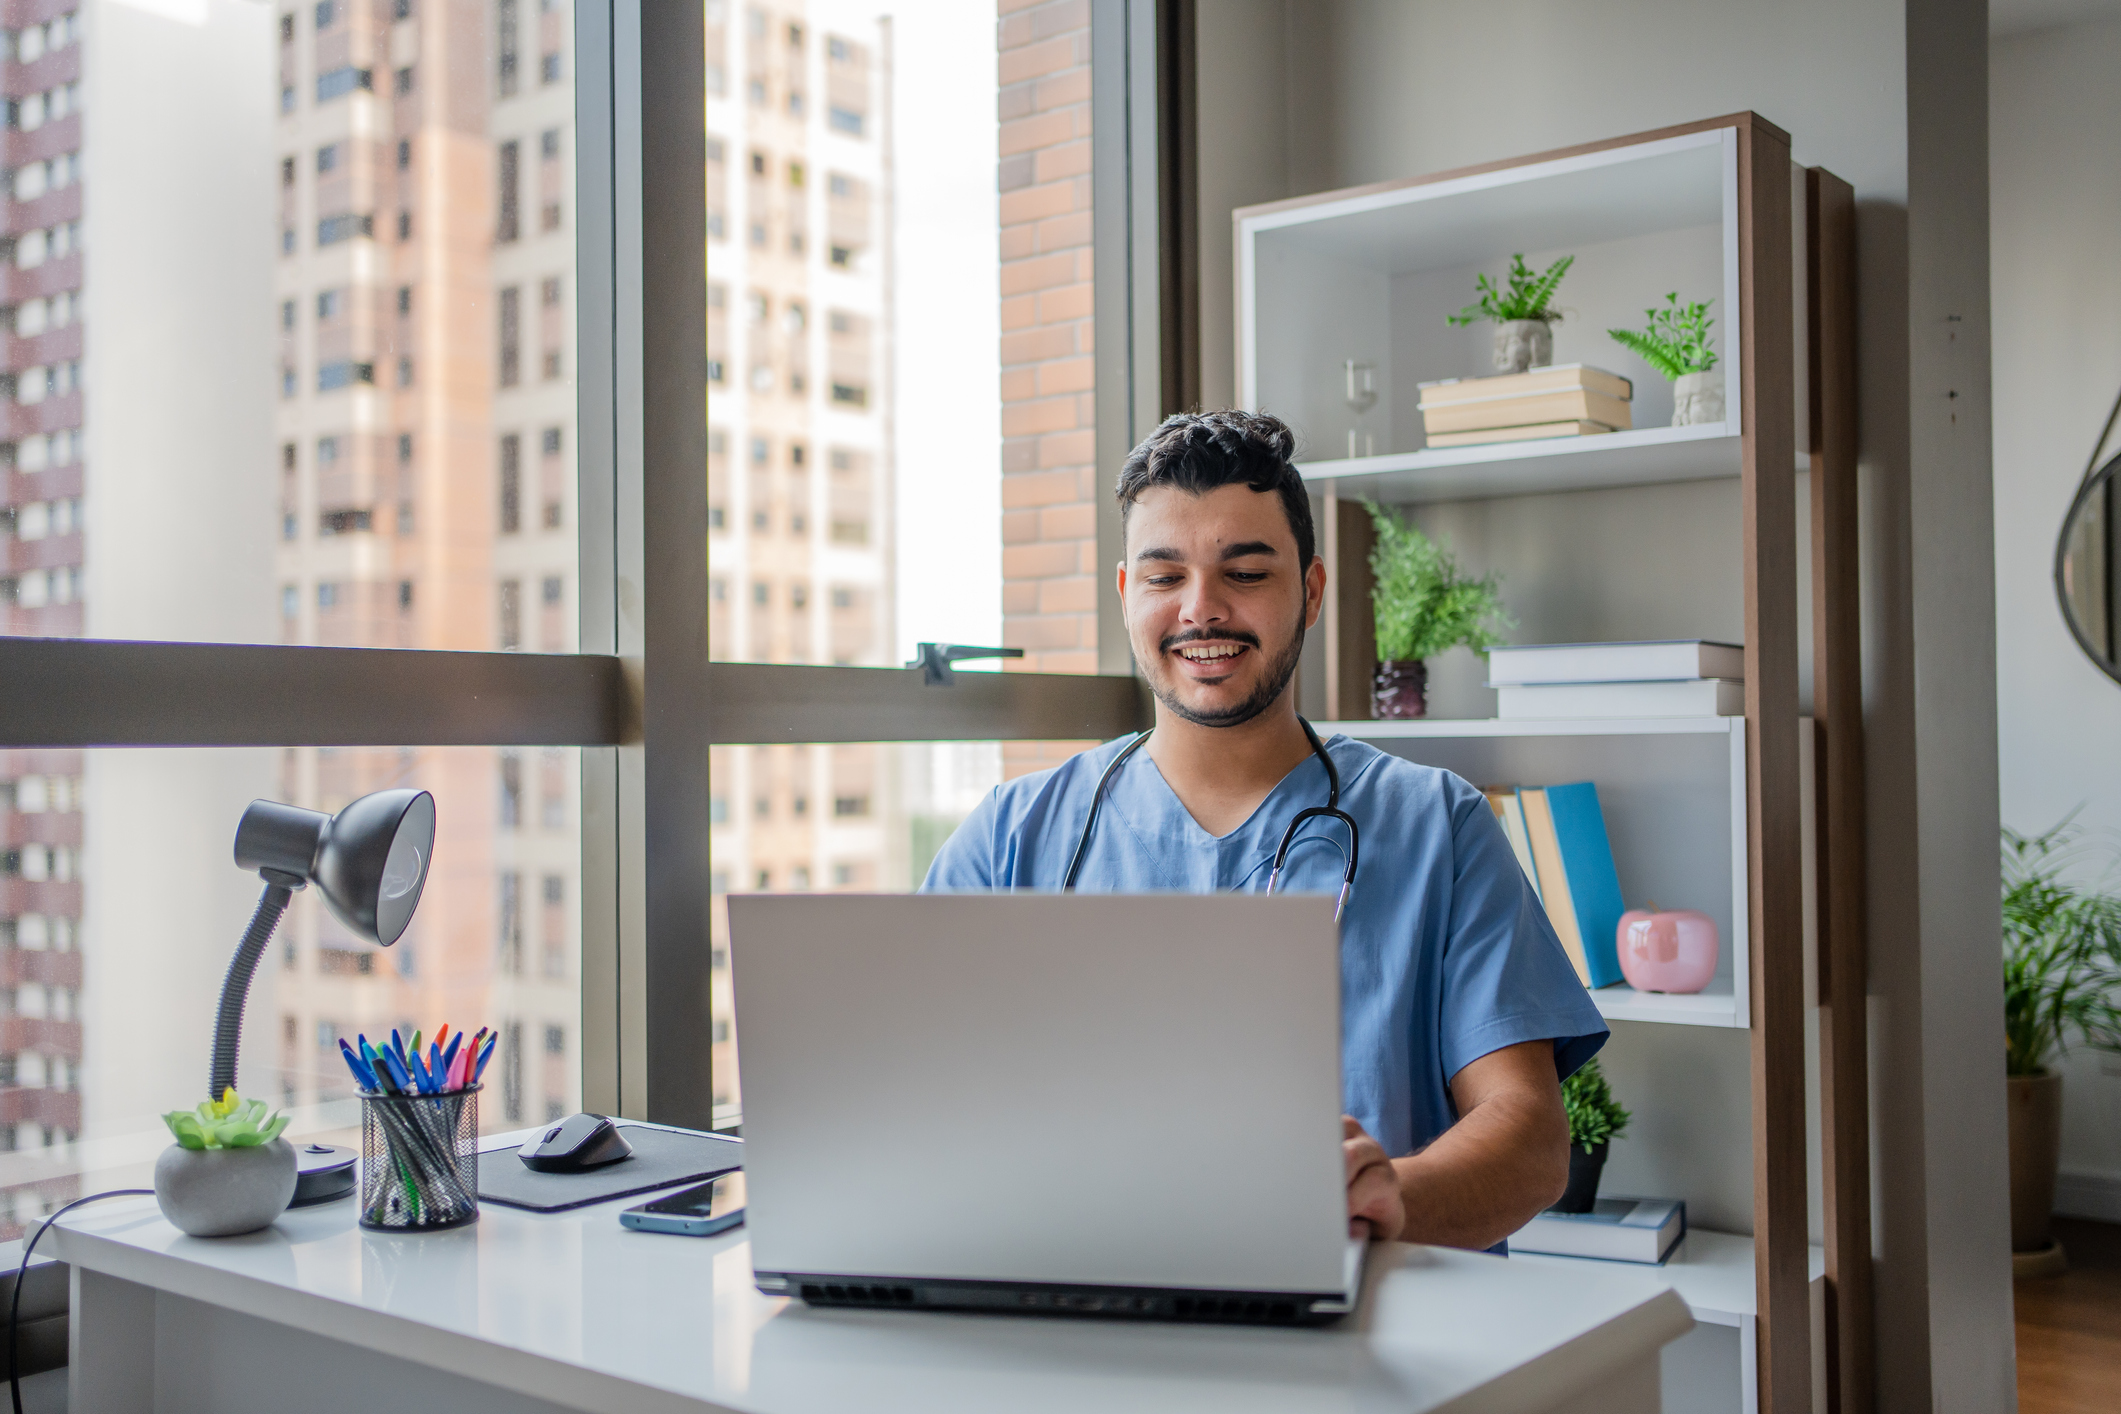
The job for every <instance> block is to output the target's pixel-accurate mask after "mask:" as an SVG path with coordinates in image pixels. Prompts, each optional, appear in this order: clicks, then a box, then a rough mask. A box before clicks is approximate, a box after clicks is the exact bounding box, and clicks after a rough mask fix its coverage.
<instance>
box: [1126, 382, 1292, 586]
mask: <svg viewBox="0 0 2121 1414" xmlns="http://www.w3.org/2000/svg"><path fill="white" fill-rule="evenodd" d="M1294 455H1296V434H1295V433H1294V432H1291V431H1290V430H1289V427H1288V424H1287V423H1285V422H1283V421H1282V420H1281V419H1280V418H1278V417H1270V416H1268V415H1267V414H1266V413H1263V412H1241V411H1239V410H1238V409H1236V408H1226V409H1224V410H1223V411H1221V412H1181V413H1175V414H1173V415H1172V416H1170V417H1167V418H1165V419H1164V421H1163V425H1162V426H1160V427H1158V428H1157V429H1156V430H1155V431H1154V432H1151V433H1150V434H1149V435H1148V436H1147V437H1145V438H1143V439H1142V444H1141V445H1140V446H1138V447H1136V448H1135V449H1134V450H1133V451H1132V452H1129V453H1128V454H1127V464H1126V465H1125V466H1123V467H1121V468H1120V469H1119V485H1118V486H1117V487H1116V488H1115V492H1116V494H1117V495H1118V497H1119V513H1120V520H1121V523H1122V524H1124V523H1125V521H1126V516H1127V512H1128V511H1130V510H1132V509H1133V508H1134V503H1135V501H1137V500H1139V499H1140V498H1141V495H1142V493H1143V492H1145V491H1147V490H1149V488H1151V487H1152V486H1176V487H1177V488H1178V489H1179V490H1181V491H1190V492H1191V493H1192V494H1194V495H1196V496H1201V495H1205V494H1207V493H1208V492H1210V491H1213V490H1214V489H1215V488H1216V487H1218V486H1229V485H1233V484H1235V483H1238V482H1242V483H1244V484H1245V485H1246V486H1249V487H1251V488H1252V489H1253V490H1254V491H1274V492H1277V493H1279V494H1280V496H1281V508H1282V510H1283V511H1284V512H1286V513H1287V515H1288V517H1289V529H1290V530H1292V531H1294V532H1295V534H1296V572H1297V573H1298V574H1299V575H1301V574H1302V573H1303V572H1304V571H1306V570H1308V569H1309V568H1310V567H1311V557H1312V555H1313V554H1314V553H1315V552H1316V549H1317V542H1318V537H1317V532H1316V531H1315V530H1313V528H1312V525H1311V497H1310V495H1309V493H1307V492H1306V491H1305V490H1304V479H1303V477H1302V476H1300V475H1298V474H1297V471H1296V468H1295V466H1294V465H1292V464H1291V462H1290V460H1289V459H1290V458H1291V457H1293V456H1294Z"/></svg>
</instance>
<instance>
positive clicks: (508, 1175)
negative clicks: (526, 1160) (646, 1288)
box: [479, 1124, 744, 1213]
mask: <svg viewBox="0 0 2121 1414" xmlns="http://www.w3.org/2000/svg"><path fill="white" fill-rule="evenodd" d="M619 1131H620V1133H622V1134H624V1135H625V1136H626V1142H627V1143H628V1144H631V1145H632V1146H633V1157H632V1158H630V1159H621V1160H619V1161H618V1162H617V1163H615V1164H605V1165H604V1166H603V1167H602V1168H593V1169H588V1170H586V1171H584V1172H582V1173H538V1172H536V1171H535V1170H533V1169H528V1168H525V1167H524V1166H523V1161H522V1160H521V1159H518V1158H517V1157H516V1146H513V1145H511V1146H510V1147H508V1148H505V1149H488V1150H485V1151H483V1152H481V1153H480V1155H479V1198H480V1201H482V1202H487V1203H506V1204H507V1205H508V1206H509V1207H511V1208H528V1209H530V1210H531V1211H532V1212H534V1213H557V1212H559V1211H560V1210H561V1209H563V1208H579V1207H582V1206H583V1205H584V1204H587V1203H602V1202H606V1201H608V1200H610V1199H613V1198H626V1197H630V1196H632V1195H633V1194H635V1193H646V1192H648V1191H649V1190H651V1189H656V1188H669V1187H672V1186H673V1185H675V1184H680V1183H704V1182H706V1181H707V1180H708V1179H710V1178H712V1177H714V1176H715V1175H716V1174H718V1173H727V1172H729V1170H731V1169H739V1168H742V1167H743V1166H744V1142H743V1141H742V1140H741V1139H724V1138H721V1137H720V1136H718V1135H713V1134H700V1133H697V1132H693V1131H683V1132H679V1131H672V1130H668V1129H650V1128H648V1127H647V1126H645V1125H639V1124H621V1125H620V1126H619Z"/></svg>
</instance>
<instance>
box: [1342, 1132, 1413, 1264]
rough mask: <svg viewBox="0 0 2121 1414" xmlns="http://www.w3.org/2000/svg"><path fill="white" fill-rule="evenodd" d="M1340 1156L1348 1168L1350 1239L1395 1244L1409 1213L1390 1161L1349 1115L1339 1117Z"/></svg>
mask: <svg viewBox="0 0 2121 1414" xmlns="http://www.w3.org/2000/svg"><path fill="white" fill-rule="evenodd" d="M1340 1152H1341V1155H1342V1157H1343V1158H1345V1159H1346V1160H1347V1165H1348V1236H1350V1237H1363V1236H1368V1237H1370V1238H1371V1239H1372V1240H1374V1241H1377V1242H1390V1241H1392V1240H1394V1239H1395V1238H1397V1237H1398V1236H1399V1230H1400V1229H1401V1228H1403V1227H1405V1226H1406V1221H1407V1210H1406V1206H1405V1203H1404V1201H1403V1200H1402V1199H1401V1197H1400V1193H1399V1174H1398V1172H1397V1171H1395V1170H1394V1169H1393V1167H1392V1160H1391V1157H1390V1156H1389V1155H1387V1154H1386V1153H1385V1150H1384V1146H1383V1145H1382V1144H1379V1143H1378V1142H1377V1141H1376V1140H1375V1139H1372V1138H1371V1137H1370V1136H1369V1134H1368V1133H1366V1132H1365V1131H1364V1129H1363V1127H1362V1126H1361V1125H1360V1124H1357V1123H1356V1122H1355V1121H1354V1120H1353V1119H1352V1118H1350V1117H1349V1116H1347V1115H1342V1116H1341V1117H1340Z"/></svg>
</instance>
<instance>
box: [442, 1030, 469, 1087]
mask: <svg viewBox="0 0 2121 1414" xmlns="http://www.w3.org/2000/svg"><path fill="white" fill-rule="evenodd" d="M463 1044H464V1033H463V1032H461V1031H459V1032H458V1033H457V1034H456V1035H454V1036H452V1037H450V1038H449V1049H448V1050H446V1051H444V1052H442V1078H443V1079H444V1080H445V1081H446V1080H447V1079H448V1078H449V1076H450V1075H451V1074H452V1073H453V1071H454V1069H455V1067H456V1063H457V1048H458V1047H459V1046H461V1045H463Z"/></svg>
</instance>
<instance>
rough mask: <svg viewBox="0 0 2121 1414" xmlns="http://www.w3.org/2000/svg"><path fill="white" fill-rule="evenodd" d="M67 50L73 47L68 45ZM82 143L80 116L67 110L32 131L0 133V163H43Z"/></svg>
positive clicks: (16, 164) (16, 165)
mask: <svg viewBox="0 0 2121 1414" xmlns="http://www.w3.org/2000/svg"><path fill="white" fill-rule="evenodd" d="M68 49H69V52H70V51H71V49H72V46H69V47H68ZM80 146H81V115H80V114H79V113H69V114H67V115H66V116H65V117H63V118H55V119H53V120H52V121H51V122H49V123H46V124H45V125H44V126H43V127H41V128H38V129H37V130H36V131H35V132H27V133H25V132H19V131H16V130H14V129H9V130H8V131H7V132H4V133H0V163H5V164H6V165H7V166H9V167H20V166H21V165H22V164H23V163H25V162H42V161H44V160H45V159H46V158H48V157H57V156H58V155H59V154H60V153H62V152H72V151H74V150H75V149H76V148H78V147H80Z"/></svg>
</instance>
